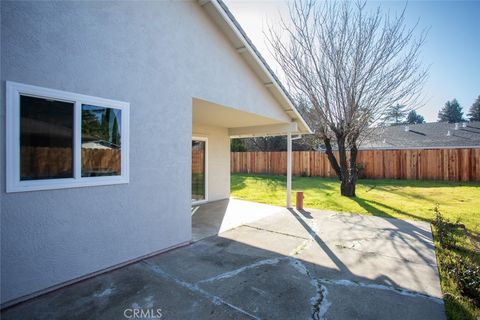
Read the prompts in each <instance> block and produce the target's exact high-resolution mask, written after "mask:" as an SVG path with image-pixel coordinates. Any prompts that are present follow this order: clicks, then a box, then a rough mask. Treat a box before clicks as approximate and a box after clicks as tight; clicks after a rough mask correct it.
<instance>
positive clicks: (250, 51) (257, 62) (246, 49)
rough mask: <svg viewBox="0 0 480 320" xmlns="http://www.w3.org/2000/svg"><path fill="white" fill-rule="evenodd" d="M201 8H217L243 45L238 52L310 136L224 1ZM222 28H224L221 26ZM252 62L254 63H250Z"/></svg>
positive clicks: (203, 2)
mask: <svg viewBox="0 0 480 320" xmlns="http://www.w3.org/2000/svg"><path fill="white" fill-rule="evenodd" d="M198 2H199V4H200V6H202V7H203V6H205V5H206V4H208V3H211V4H212V6H213V7H214V8H215V13H216V14H217V15H218V17H220V18H221V19H222V20H223V21H224V22H225V23H226V25H227V26H228V27H229V28H230V31H232V32H233V35H234V36H235V37H236V40H239V41H240V42H241V43H242V44H243V47H242V48H237V52H238V53H239V54H247V55H249V56H250V58H252V59H251V60H249V59H245V60H246V62H247V63H249V64H251V63H252V62H253V63H254V65H253V66H252V67H253V68H254V69H255V67H257V68H259V69H260V70H261V71H262V73H263V75H264V76H265V77H266V78H267V79H269V82H267V83H264V85H265V86H266V87H267V89H270V90H274V91H275V92H276V93H277V94H278V97H279V98H280V100H281V101H279V102H280V106H281V107H282V109H283V111H284V112H285V113H286V114H287V115H288V116H289V117H290V118H292V120H293V121H298V122H299V123H298V124H299V126H298V127H299V131H300V133H302V134H310V133H313V131H312V130H311V129H310V127H309V126H308V124H307V122H306V121H305V119H303V117H302V115H301V114H300V112H298V110H297V108H296V106H295V103H294V101H293V99H292V97H291V96H290V95H289V94H288V91H287V90H286V89H285V87H284V86H283V85H282V83H281V82H280V80H279V79H278V77H277V76H276V75H275V73H274V72H273V70H272V69H271V68H270V66H269V65H268V63H267V62H266V61H265V59H264V58H263V57H262V55H261V54H260V52H259V51H258V50H257V48H256V47H255V45H254V44H253V43H252V41H251V40H250V39H249V38H248V36H247V34H246V33H245V31H244V30H243V29H242V27H241V26H240V24H239V23H238V21H237V20H236V19H235V17H234V16H233V14H232V13H231V12H230V10H229V9H228V7H227V5H226V4H225V3H224V2H223V1H222V0H198ZM220 27H222V26H220ZM230 34H231V33H228V32H227V33H226V35H227V36H228V35H230ZM250 61H252V62H250Z"/></svg>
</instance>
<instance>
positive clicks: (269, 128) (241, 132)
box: [228, 122, 299, 138]
mask: <svg viewBox="0 0 480 320" xmlns="http://www.w3.org/2000/svg"><path fill="white" fill-rule="evenodd" d="M288 133H292V134H299V131H298V124H297V123H296V122H290V123H282V124H272V125H265V126H253V127H240V128H230V129H228V135H229V136H230V137H231V138H247V137H262V136H281V135H286V134H288Z"/></svg>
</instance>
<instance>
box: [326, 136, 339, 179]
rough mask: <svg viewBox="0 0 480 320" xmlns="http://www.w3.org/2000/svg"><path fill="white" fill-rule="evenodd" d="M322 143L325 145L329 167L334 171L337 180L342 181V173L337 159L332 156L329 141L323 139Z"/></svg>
mask: <svg viewBox="0 0 480 320" xmlns="http://www.w3.org/2000/svg"><path fill="white" fill-rule="evenodd" d="M323 142H324V143H325V153H326V154H327V158H328V161H329V162H330V165H331V166H332V168H333V170H334V171H335V174H336V175H337V177H338V180H342V172H341V171H340V166H339V165H338V162H337V159H336V158H335V155H334V154H333V150H332V144H331V143H330V139H328V138H324V139H323Z"/></svg>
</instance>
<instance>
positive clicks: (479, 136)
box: [360, 121, 480, 149]
mask: <svg viewBox="0 0 480 320" xmlns="http://www.w3.org/2000/svg"><path fill="white" fill-rule="evenodd" d="M442 147H450V148H454V147H480V122H479V121H473V122H462V123H457V124H455V123H447V122H432V123H422V124H410V125H405V124H402V125H395V126H389V127H384V128H377V129H375V131H374V132H373V133H372V135H371V136H370V137H369V138H368V139H367V140H366V141H364V142H363V143H362V145H361V146H360V149H397V148H442Z"/></svg>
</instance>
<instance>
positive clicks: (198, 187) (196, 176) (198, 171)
mask: <svg viewBox="0 0 480 320" xmlns="http://www.w3.org/2000/svg"><path fill="white" fill-rule="evenodd" d="M206 182H207V140H206V139H203V138H193V139H192V202H200V201H206V200H207V183H206Z"/></svg>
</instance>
